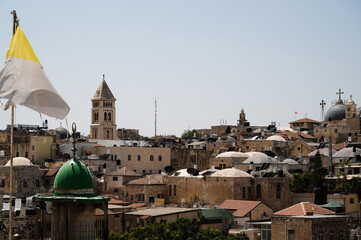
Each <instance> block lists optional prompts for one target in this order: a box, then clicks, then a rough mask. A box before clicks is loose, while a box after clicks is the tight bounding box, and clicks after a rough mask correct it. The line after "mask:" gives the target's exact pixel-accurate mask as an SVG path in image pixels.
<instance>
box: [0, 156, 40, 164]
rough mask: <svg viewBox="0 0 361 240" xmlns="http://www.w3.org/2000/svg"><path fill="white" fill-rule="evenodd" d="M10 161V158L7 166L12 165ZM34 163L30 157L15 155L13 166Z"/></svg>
mask: <svg viewBox="0 0 361 240" xmlns="http://www.w3.org/2000/svg"><path fill="white" fill-rule="evenodd" d="M10 161H11V160H9V161H8V162H7V163H6V164H5V166H10ZM31 165H33V164H32V163H31V162H30V160H29V159H27V158H24V157H15V158H13V166H31Z"/></svg>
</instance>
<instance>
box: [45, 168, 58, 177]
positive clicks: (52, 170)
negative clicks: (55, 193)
mask: <svg viewBox="0 0 361 240" xmlns="http://www.w3.org/2000/svg"><path fill="white" fill-rule="evenodd" d="M58 170H59V169H49V171H48V172H47V173H46V174H45V177H52V176H54V174H56V173H57V172H58Z"/></svg>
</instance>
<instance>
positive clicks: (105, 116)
mask: <svg viewBox="0 0 361 240" xmlns="http://www.w3.org/2000/svg"><path fill="white" fill-rule="evenodd" d="M106 120H107V113H106V112H105V113H104V121H106Z"/></svg>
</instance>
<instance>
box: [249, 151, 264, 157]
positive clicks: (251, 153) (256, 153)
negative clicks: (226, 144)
mask: <svg viewBox="0 0 361 240" xmlns="http://www.w3.org/2000/svg"><path fill="white" fill-rule="evenodd" d="M246 154H247V155H248V156H250V157H252V156H254V155H261V156H265V157H267V155H266V154H264V153H261V152H246Z"/></svg>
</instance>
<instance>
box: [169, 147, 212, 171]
mask: <svg viewBox="0 0 361 240" xmlns="http://www.w3.org/2000/svg"><path fill="white" fill-rule="evenodd" d="M211 157H212V152H211V151H208V150H201V149H176V148H174V149H172V150H171V166H172V167H173V168H174V169H176V170H178V169H184V168H190V167H191V168H193V167H194V165H197V167H198V170H199V171H202V170H205V169H208V168H209V159H210V158H211Z"/></svg>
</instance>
